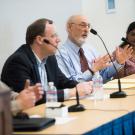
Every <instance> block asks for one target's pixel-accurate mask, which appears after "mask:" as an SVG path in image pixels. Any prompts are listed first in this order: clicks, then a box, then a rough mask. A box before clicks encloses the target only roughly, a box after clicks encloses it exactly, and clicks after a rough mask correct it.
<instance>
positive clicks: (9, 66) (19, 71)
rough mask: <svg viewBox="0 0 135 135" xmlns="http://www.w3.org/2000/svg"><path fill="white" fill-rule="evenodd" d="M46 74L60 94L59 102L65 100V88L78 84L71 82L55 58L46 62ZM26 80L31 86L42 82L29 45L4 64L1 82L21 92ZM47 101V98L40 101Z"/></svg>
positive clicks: (49, 58)
mask: <svg viewBox="0 0 135 135" xmlns="http://www.w3.org/2000/svg"><path fill="white" fill-rule="evenodd" d="M45 68H46V72H47V78H48V82H54V84H55V86H56V88H57V89H58V90H60V91H59V92H58V100H59V101H63V100H64V94H63V90H62V89H64V88H73V87H75V86H76V84H77V82H76V81H72V80H69V79H68V78H66V77H65V75H64V74H63V73H62V72H61V70H60V69H59V68H58V65H57V61H56V58H55V56H54V55H53V56H49V57H48V58H47V61H46V65H45ZM26 79H30V81H31V84H35V83H37V82H41V80H40V76H39V71H38V66H37V62H36V58H35V55H34V53H33V52H32V50H31V47H30V46H29V45H26V44H25V45H22V46H21V47H20V48H19V49H17V50H16V51H15V52H14V53H13V54H12V55H11V56H10V57H9V58H8V59H7V61H6V63H5V64H4V67H3V70H2V74H1V80H2V81H3V82H4V83H6V84H7V85H8V86H9V87H11V88H12V89H13V90H14V91H16V92H20V91H21V90H23V89H24V84H25V81H26ZM43 101H45V97H44V98H43V99H42V101H40V103H42V102H43Z"/></svg>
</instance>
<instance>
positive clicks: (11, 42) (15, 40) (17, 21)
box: [0, 0, 82, 71]
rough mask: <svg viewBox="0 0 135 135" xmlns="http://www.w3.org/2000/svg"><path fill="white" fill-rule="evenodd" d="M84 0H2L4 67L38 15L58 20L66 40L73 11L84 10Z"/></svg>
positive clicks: (1, 57) (0, 30)
mask: <svg viewBox="0 0 135 135" xmlns="http://www.w3.org/2000/svg"><path fill="white" fill-rule="evenodd" d="M81 6H82V5H81V0H77V2H76V1H74V0H0V45H1V46H0V71H1V69H2V66H3V63H4V61H5V60H6V58H7V57H8V56H9V55H10V54H11V53H12V52H13V51H14V50H15V49H16V48H18V47H19V46H20V45H21V44H23V43H25V32H26V28H27V26H28V25H29V24H30V23H32V22H33V21H35V20H36V19H38V18H50V19H53V20H54V21H55V22H56V27H57V30H58V34H59V35H60V37H61V38H62V41H64V40H65V38H66V31H65V23H66V20H67V18H68V17H69V16H70V15H71V14H79V13H81Z"/></svg>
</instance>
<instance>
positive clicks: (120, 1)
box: [82, 0, 135, 53]
mask: <svg viewBox="0 0 135 135" xmlns="http://www.w3.org/2000/svg"><path fill="white" fill-rule="evenodd" d="M115 1H116V12H114V13H111V14H107V12H106V0H100V3H99V0H83V1H82V2H83V3H82V5H83V14H85V15H87V16H88V17H89V20H90V23H91V25H92V27H93V28H94V29H96V30H97V31H98V33H99V34H100V36H101V37H102V38H103V39H104V41H105V43H106V45H107V47H108V49H109V51H110V52H112V51H113V50H114V49H115V47H116V46H117V45H119V44H120V42H121V37H122V36H125V31H126V29H127V26H128V24H129V23H130V22H132V21H135V0H115ZM89 41H90V42H92V43H93V44H94V46H95V47H96V48H97V49H98V50H99V51H100V52H101V53H105V50H104V48H103V45H102V44H101V42H100V40H99V39H98V38H97V37H95V36H94V35H92V34H90V38H89Z"/></svg>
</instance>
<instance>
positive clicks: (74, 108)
mask: <svg viewBox="0 0 135 135" xmlns="http://www.w3.org/2000/svg"><path fill="white" fill-rule="evenodd" d="M44 42H45V43H46V44H50V45H52V46H53V47H54V48H56V49H57V50H58V52H59V54H60V57H61V59H62V62H63V63H64V65H65V66H66V68H67V70H68V72H69V74H70V76H71V78H72V80H73V77H72V75H71V73H70V70H69V68H68V66H67V64H66V62H65V61H64V58H63V56H62V54H61V52H60V50H59V49H58V47H56V46H54V45H53V44H51V43H50V41H49V40H47V39H44ZM75 89H76V104H75V105H72V106H69V107H68V112H80V111H84V110H85V107H84V105H82V104H80V101H79V94H78V90H77V86H76V87H75Z"/></svg>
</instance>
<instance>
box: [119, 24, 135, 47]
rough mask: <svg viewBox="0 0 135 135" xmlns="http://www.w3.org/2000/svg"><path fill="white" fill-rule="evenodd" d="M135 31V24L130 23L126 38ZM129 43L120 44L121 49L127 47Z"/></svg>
mask: <svg viewBox="0 0 135 135" xmlns="http://www.w3.org/2000/svg"><path fill="white" fill-rule="evenodd" d="M134 29H135V22H132V23H130V24H129V26H128V28H127V32H126V38H127V35H128V34H129V33H130V32H131V31H132V30H134ZM127 44H128V43H127V42H122V43H121V44H120V47H122V48H123V47H125V45H127Z"/></svg>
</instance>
